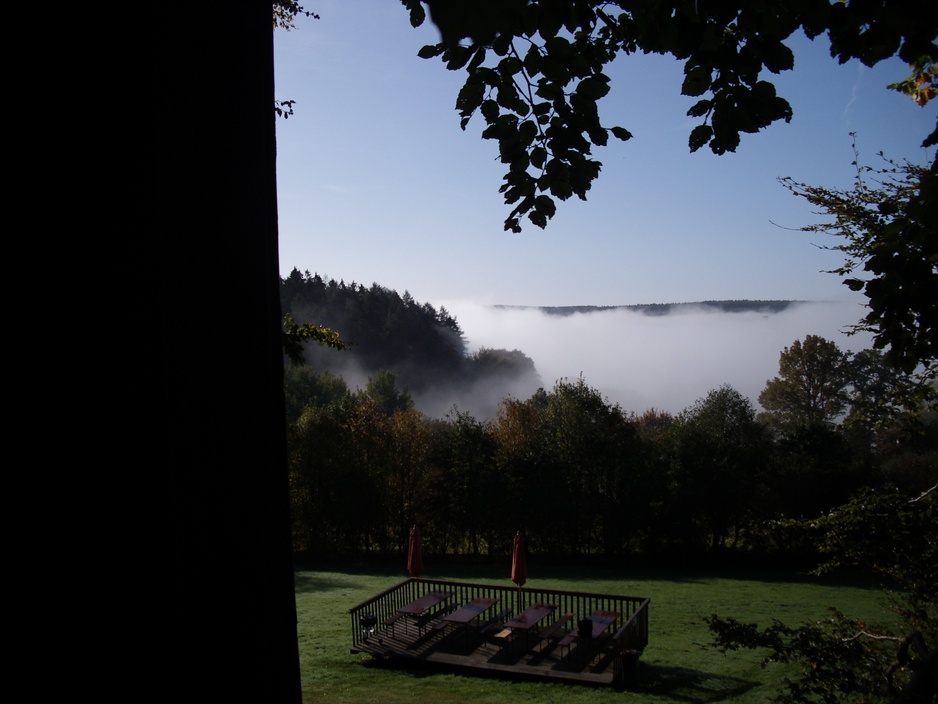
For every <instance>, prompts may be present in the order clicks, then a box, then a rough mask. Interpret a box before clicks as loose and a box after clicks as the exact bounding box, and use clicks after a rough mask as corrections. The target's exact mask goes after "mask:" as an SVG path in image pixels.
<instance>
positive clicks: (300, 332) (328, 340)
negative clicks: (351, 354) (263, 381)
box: [283, 313, 349, 364]
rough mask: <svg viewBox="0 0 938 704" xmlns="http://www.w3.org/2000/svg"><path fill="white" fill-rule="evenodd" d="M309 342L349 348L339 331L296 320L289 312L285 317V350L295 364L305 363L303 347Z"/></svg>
mask: <svg viewBox="0 0 938 704" xmlns="http://www.w3.org/2000/svg"><path fill="white" fill-rule="evenodd" d="M307 342H316V343H318V344H319V346H320V347H331V348H332V349H334V350H344V349H348V347H349V345H348V344H347V343H345V342H343V341H342V340H341V339H340V336H339V333H338V332H337V331H335V330H331V329H329V328H327V327H323V326H321V325H313V324H312V323H305V324H302V325H301V324H299V323H296V322H294V320H293V316H291V315H290V314H289V313H288V314H287V315H286V316H284V318H283V351H284V353H285V354H286V355H287V357H289V358H290V361H291V362H292V363H293V364H303V349H304V347H305V344H306V343H307Z"/></svg>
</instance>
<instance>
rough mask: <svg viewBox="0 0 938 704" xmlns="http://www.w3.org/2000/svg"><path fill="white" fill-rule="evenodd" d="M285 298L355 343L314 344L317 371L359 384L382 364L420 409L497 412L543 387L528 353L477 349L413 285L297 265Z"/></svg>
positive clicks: (304, 316)
mask: <svg viewBox="0 0 938 704" xmlns="http://www.w3.org/2000/svg"><path fill="white" fill-rule="evenodd" d="M280 301H281V307H282V310H283V312H284V314H285V315H286V314H289V315H291V316H292V317H293V319H294V320H295V321H296V322H298V323H314V324H316V325H324V326H326V327H329V328H332V329H334V330H336V331H338V332H339V334H340V335H341V338H342V340H344V341H345V342H348V343H351V345H352V346H351V348H350V349H348V350H343V351H338V350H334V349H331V348H329V347H319V346H316V345H308V346H307V348H306V351H305V353H304V357H305V358H306V361H307V362H308V363H309V364H310V365H311V366H312V367H313V368H314V369H316V370H318V371H328V372H331V373H333V374H338V375H340V376H342V377H343V379H344V380H345V381H346V383H347V384H348V385H349V387H350V388H352V389H354V388H355V387H356V386H358V387H364V385H365V382H366V380H367V378H368V377H370V376H372V375H373V374H375V373H376V372H378V371H380V370H388V371H391V372H393V373H394V374H395V375H396V377H397V382H398V384H399V387H401V388H406V389H407V390H408V391H409V392H410V393H411V395H412V396H413V400H414V403H415V404H416V407H417V409H418V410H420V411H423V412H424V413H426V414H428V415H431V416H437V417H439V416H442V415H444V414H445V413H447V412H448V411H449V410H450V409H451V408H452V406H453V404H457V405H458V406H459V408H460V409H461V410H465V411H469V412H470V413H473V414H474V415H476V416H477V417H480V418H487V417H492V416H494V414H495V411H496V409H497V406H498V403H499V402H500V401H502V400H503V399H504V398H505V397H506V396H509V395H511V396H515V397H518V398H527V397H528V396H530V395H531V394H532V393H533V392H534V391H536V390H537V389H538V387H540V386H541V385H542V382H541V379H540V376H539V375H538V373H537V370H536V369H535V367H534V362H533V361H532V360H531V358H530V357H528V356H527V355H526V354H524V352H522V351H519V350H504V349H488V348H482V349H480V350H478V351H476V352H474V353H472V354H469V353H468V350H467V345H466V341H465V339H464V338H463V333H462V330H461V329H460V327H459V323H458V322H457V321H456V319H455V318H454V317H453V316H451V315H450V314H449V312H447V310H446V309H445V308H443V307H440V308H439V310H437V309H436V308H434V307H433V306H432V305H430V304H429V303H420V302H418V301H416V300H414V298H413V297H412V296H411V295H410V294H409V293H408V292H406V291H405V292H404V294H403V295H400V294H398V293H397V291H394V290H391V289H388V288H385V287H383V286H379V285H378V284H372V285H371V286H369V287H367V288H366V287H365V286H363V285H361V284H358V283H355V282H354V281H353V282H351V283H346V282H344V281H336V280H335V279H323V278H322V277H320V276H319V275H318V274H310V273H309V272H305V273H300V272H299V271H298V270H297V269H294V270H293V271H292V272H291V273H290V275H289V276H288V277H287V278H285V279H281V282H280Z"/></svg>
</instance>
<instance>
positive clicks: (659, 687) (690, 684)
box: [630, 663, 758, 704]
mask: <svg viewBox="0 0 938 704" xmlns="http://www.w3.org/2000/svg"><path fill="white" fill-rule="evenodd" d="M756 686H758V683H757V682H749V681H747V680H742V679H739V678H737V677H727V676H725V675H717V674H714V673H712V672H703V671H702V670H694V669H691V668H688V667H666V666H663V665H649V664H645V663H642V664H641V665H639V676H638V682H637V683H636V685H635V686H634V687H632V688H630V690H631V691H634V692H636V693H639V694H653V695H655V696H657V697H661V698H663V699H668V700H671V701H674V702H689V703H690V704H696V703H697V702H700V703H701V704H702V703H703V702H722V701H727V700H730V699H734V698H735V697H738V696H740V695H742V694H745V693H746V692H748V691H749V690H751V689H753V688H754V687H756Z"/></svg>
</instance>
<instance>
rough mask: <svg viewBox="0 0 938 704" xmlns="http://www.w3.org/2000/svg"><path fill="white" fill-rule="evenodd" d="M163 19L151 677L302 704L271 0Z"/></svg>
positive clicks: (198, 694)
mask: <svg viewBox="0 0 938 704" xmlns="http://www.w3.org/2000/svg"><path fill="white" fill-rule="evenodd" d="M170 5H171V6H172V3H170ZM155 12H157V13H158V14H159V15H160V17H159V18H158V19H159V21H158V22H157V23H156V24H157V26H158V27H159V30H158V31H157V32H156V45H155V46H153V47H151V48H152V50H153V55H154V56H156V57H158V58H157V59H156V60H157V62H158V64H157V71H158V88H157V91H156V95H155V98H156V100H155V103H154V104H155V105H156V106H157V113H158V114H159V115H160V126H159V131H158V134H156V135H142V136H141V138H142V140H144V141H153V142H155V143H156V144H157V145H158V146H157V149H158V154H157V158H158V159H160V160H161V163H160V164H159V168H158V173H159V175H160V176H159V178H160V180H161V183H160V184H159V188H158V190H157V193H158V198H157V199H156V204H155V208H154V211H155V212H152V213H144V214H143V217H144V218H150V217H155V218H156V220H157V222H158V223H159V227H160V231H159V232H158V240H157V249H158V254H159V257H158V262H159V265H160V267H161V269H160V271H159V283H160V286H159V293H160V295H161V299H160V300H159V302H158V304H157V310H158V311H159V315H160V319H159V320H158V325H159V327H158V328H157V329H156V332H157V334H158V342H159V344H160V345H162V350H161V354H162V361H163V368H162V384H163V392H164V396H163V402H164V404H165V406H164V407H163V416H164V417H163V420H164V424H163V426H162V427H161V429H160V434H159V435H158V436H157V437H156V438H154V442H155V443H157V446H158V447H159V448H160V449H161V450H163V452H164V454H163V455H162V457H161V459H162V463H163V467H162V468H161V470H162V472H163V474H162V476H163V477H165V482H166V487H165V491H166V495H167V497H168V501H167V505H166V506H165V512H164V513H163V518H164V520H165V523H164V526H166V527H169V528H170V531H169V535H167V540H166V542H167V544H168V547H169V551H170V554H169V556H168V559H167V560H166V563H165V565H158V566H157V569H160V570H162V571H164V572H165V573H166V578H167V580H168V583H169V584H168V592H167V594H166V595H161V596H160V599H161V600H162V601H164V602H165V605H166V612H165V614H166V615H167V617H168V618H167V619H166V621H165V622H164V623H159V624H157V628H158V630H160V631H163V630H164V629H165V631H166V633H165V634H164V635H163V637H162V638H159V637H158V636H157V635H156V634H154V638H158V639H159V640H160V641H165V642H166V652H165V654H164V655H165V657H164V658H161V661H162V663H163V665H164V666H165V667H162V666H161V668H160V669H159V670H156V671H154V672H153V673H152V679H153V680H155V681H160V682H165V683H166V684H167V685H168V686H170V687H176V688H178V691H177V695H178V696H177V697H175V698H178V699H181V700H183V701H256V702H260V701H264V702H299V701H301V694H300V678H299V656H298V646H297V638H296V606H295V596H294V585H293V565H292V548H291V538H290V515H289V500H288V487H287V474H286V441H285V426H284V399H283V381H282V375H283V368H282V366H283V362H282V353H281V342H280V301H279V267H278V251H277V205H276V171H275V166H276V150H275V125H274V120H275V116H274V110H273V107H274V104H273V101H274V92H273V30H272V26H271V5H270V2H269V1H268V2H257V1H256V0H254V1H251V2H240V3H233V4H226V5H225V6H224V7H219V8H214V7H212V8H209V7H206V6H202V5H200V4H198V3H196V5H195V6H191V7H190V9H189V10H185V9H184V8H182V7H181V6H172V7H170V8H163V7H162V6H161V7H160V8H159V9H157V10H155ZM147 322H150V321H147ZM162 527H163V526H158V527H157V528H158V529H160V528H162ZM170 535H171V536H172V538H170V537H169V536H170ZM166 597H169V598H168V599H167V598H166ZM140 686H141V687H146V685H145V683H144V682H141V683H140Z"/></svg>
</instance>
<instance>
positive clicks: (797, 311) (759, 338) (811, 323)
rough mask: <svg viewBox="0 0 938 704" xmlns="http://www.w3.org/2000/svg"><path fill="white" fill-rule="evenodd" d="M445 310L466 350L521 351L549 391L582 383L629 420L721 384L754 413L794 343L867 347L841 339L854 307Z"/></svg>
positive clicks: (463, 306) (685, 403)
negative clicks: (815, 339)
mask: <svg viewBox="0 0 938 704" xmlns="http://www.w3.org/2000/svg"><path fill="white" fill-rule="evenodd" d="M444 305H445V306H446V308H447V309H448V310H449V311H450V312H451V313H452V314H453V315H455V316H456V318H457V320H458V321H459V324H460V326H461V327H462V330H463V332H464V334H465V337H466V339H467V341H468V343H469V348H470V351H475V350H477V349H478V348H479V347H491V348H505V349H509V350H510V349H518V350H521V351H522V352H524V353H525V354H527V355H528V356H529V357H531V358H532V359H533V360H534V363H535V365H536V367H537V370H538V372H539V373H540V375H541V378H542V379H543V381H544V384H545V385H546V386H547V387H548V388H549V387H551V386H553V384H554V382H556V381H557V380H558V379H561V378H567V379H576V378H577V377H578V376H580V375H581V374H582V375H583V378H584V379H585V381H586V383H587V384H589V385H590V386H592V387H594V388H596V389H598V390H599V391H600V392H601V393H602V394H603V395H604V396H605V397H607V398H608V400H609V401H611V402H614V403H618V404H619V405H620V406H622V408H623V409H624V410H626V411H632V412H635V413H642V412H644V411H645V410H647V409H649V408H657V409H659V410H664V411H668V412H671V413H677V412H680V411H681V410H683V409H685V408H687V407H689V406H691V405H692V404H693V403H694V401H696V400H697V399H699V398H701V397H703V396H705V395H706V394H707V392H708V391H710V390H711V389H715V388H717V387H719V386H720V385H722V384H729V385H731V386H733V387H734V388H735V389H737V390H738V391H739V392H740V393H742V394H744V395H745V396H747V397H749V398H750V399H752V402H753V405H754V406H755V407H756V408H757V409H758V408H759V405H758V401H757V399H758V396H759V393H760V392H761V391H762V389H763V388H764V387H765V383H766V381H767V380H768V379H771V378H772V377H774V376H776V374H777V373H778V358H779V353H780V352H781V351H782V349H783V348H784V347H787V346H789V345H791V344H792V343H793V342H794V341H795V340H803V339H804V338H805V336H807V335H820V336H822V337H824V338H826V339H829V340H833V341H834V342H836V343H837V345H838V346H839V347H840V348H841V349H843V350H850V351H857V350H860V349H864V348H868V347H870V342H871V337H870V336H869V335H855V336H847V335H845V334H844V333H843V332H842V330H843V329H845V328H846V327H847V326H849V325H851V324H853V323H855V322H857V320H858V319H859V318H860V317H861V315H862V308H861V307H859V306H858V305H857V304H855V303H799V304H794V305H792V306H790V307H789V308H787V309H786V310H784V311H782V312H779V313H763V312H744V313H725V312H719V311H714V310H712V309H700V308H689V309H686V308H682V309H679V310H678V312H672V313H669V314H668V315H661V316H650V315H644V314H642V313H639V312H634V311H629V310H622V309H618V310H607V311H596V312H589V313H576V314H573V315H569V316H556V315H548V314H546V313H544V312H541V311H538V310H536V309H498V308H493V307H490V306H482V305H478V304H473V303H465V302H458V301H451V302H446V303H445V304H444Z"/></svg>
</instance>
